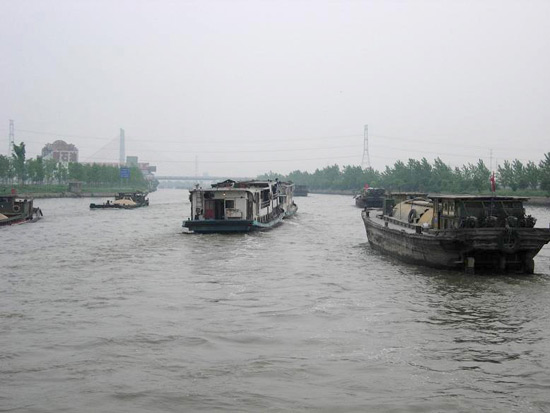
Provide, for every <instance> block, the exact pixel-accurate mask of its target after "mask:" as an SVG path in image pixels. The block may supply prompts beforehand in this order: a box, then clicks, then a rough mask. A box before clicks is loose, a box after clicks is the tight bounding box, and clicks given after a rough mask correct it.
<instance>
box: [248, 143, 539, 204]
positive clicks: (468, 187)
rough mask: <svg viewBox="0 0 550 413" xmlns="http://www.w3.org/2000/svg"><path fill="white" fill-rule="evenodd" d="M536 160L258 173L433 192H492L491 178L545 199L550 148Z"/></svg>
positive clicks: (355, 187) (338, 187)
mask: <svg viewBox="0 0 550 413" xmlns="http://www.w3.org/2000/svg"><path fill="white" fill-rule="evenodd" d="M543 158H544V159H543V160H541V161H540V162H539V164H538V165H536V164H535V163H534V162H532V161H529V162H527V163H526V164H524V163H522V162H521V161H519V160H517V159H516V160H514V161H512V162H510V161H504V163H503V164H502V165H499V166H497V167H496V169H495V170H494V171H490V170H489V168H487V166H486V165H485V163H484V162H483V160H482V159H479V160H478V162H477V163H473V164H472V163H468V164H467V165H462V166H461V167H454V168H453V167H451V166H449V165H447V164H445V163H444V162H443V161H442V160H441V159H440V158H436V159H435V160H434V161H433V162H431V163H430V162H429V161H428V160H427V159H426V158H422V159H420V160H416V159H409V160H408V161H407V162H403V161H397V162H395V164H394V165H393V166H386V167H385V169H384V170H383V171H381V172H380V171H377V170H375V169H373V168H362V167H361V166H357V165H345V166H343V167H340V166H339V165H336V164H335V165H331V166H327V167H325V168H323V169H316V170H315V172H307V171H300V170H296V171H293V172H291V173H289V174H288V175H284V174H279V173H276V172H272V171H270V172H268V173H266V174H263V175H261V176H260V177H259V179H273V180H274V179H279V180H282V181H292V182H294V183H295V184H296V185H306V186H307V187H308V189H309V192H312V193H315V192H322V193H342V194H354V193H359V192H360V191H361V190H362V189H363V188H364V187H365V185H368V186H369V187H371V188H384V189H386V190H387V191H391V192H424V193H432V194H436V193H437V194H471V195H491V194H492V192H491V181H493V180H494V181H493V182H494V184H495V190H496V192H495V195H502V196H520V197H530V198H537V199H542V200H544V199H546V198H548V197H549V196H550V152H548V153H546V154H544V157H543Z"/></svg>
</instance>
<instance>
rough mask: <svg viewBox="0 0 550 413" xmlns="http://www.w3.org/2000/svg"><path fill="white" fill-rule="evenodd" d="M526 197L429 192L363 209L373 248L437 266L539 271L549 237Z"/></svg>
mask: <svg viewBox="0 0 550 413" xmlns="http://www.w3.org/2000/svg"><path fill="white" fill-rule="evenodd" d="M526 200H527V198H522V197H505V196H468V195H464V196H462V195H458V196H453V195H430V196H428V197H423V198H414V199H406V200H404V201H402V202H399V203H397V204H396V203H395V201H394V200H393V199H391V198H388V199H386V201H385V206H384V208H383V210H382V212H381V213H376V212H374V211H369V210H367V209H365V210H364V211H363V212H362V218H363V222H364V224H365V229H366V232H367V237H368V241H369V243H370V244H371V246H372V247H374V248H375V249H378V250H381V251H383V252H385V253H388V254H391V255H393V256H396V257H398V258H400V259H402V260H404V261H408V262H412V263H415V264H421V265H427V266H431V267H438V268H454V269H465V270H467V271H468V272H474V271H475V270H478V269H481V270H497V271H501V272H504V271H513V272H522V273H528V274H530V273H533V272H534V260H533V258H534V257H535V255H536V254H537V253H538V252H539V251H540V249H541V248H542V247H543V246H544V245H545V244H547V243H548V242H549V241H550V229H549V228H535V223H536V219H535V218H534V217H532V216H531V215H527V214H526V213H525V209H524V208H523V202H524V201H526Z"/></svg>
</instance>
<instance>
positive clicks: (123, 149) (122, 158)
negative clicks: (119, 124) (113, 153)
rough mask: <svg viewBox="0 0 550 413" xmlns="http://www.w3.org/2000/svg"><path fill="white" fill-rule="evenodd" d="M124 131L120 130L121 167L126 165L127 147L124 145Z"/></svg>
mask: <svg viewBox="0 0 550 413" xmlns="http://www.w3.org/2000/svg"><path fill="white" fill-rule="evenodd" d="M124 140H125V138H124V129H122V128H120V158H119V162H120V164H121V165H124V163H125V162H126V147H125V143H124Z"/></svg>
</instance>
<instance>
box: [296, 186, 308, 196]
mask: <svg viewBox="0 0 550 413" xmlns="http://www.w3.org/2000/svg"><path fill="white" fill-rule="evenodd" d="M308 193H309V188H308V187H307V185H296V187H295V188H294V196H307V195H308Z"/></svg>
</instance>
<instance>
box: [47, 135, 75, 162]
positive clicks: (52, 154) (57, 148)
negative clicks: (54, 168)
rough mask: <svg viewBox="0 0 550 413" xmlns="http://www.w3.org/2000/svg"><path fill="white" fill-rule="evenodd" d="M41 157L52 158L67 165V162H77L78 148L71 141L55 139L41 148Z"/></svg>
mask: <svg viewBox="0 0 550 413" xmlns="http://www.w3.org/2000/svg"><path fill="white" fill-rule="evenodd" d="M42 158H43V159H45V160H47V159H53V160H55V161H57V162H60V163H62V164H64V165H65V166H67V165H68V164H69V162H78V148H77V147H76V146H74V145H73V144H71V143H67V142H65V141H62V140H57V141H54V142H53V143H47V144H46V146H44V148H42Z"/></svg>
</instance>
